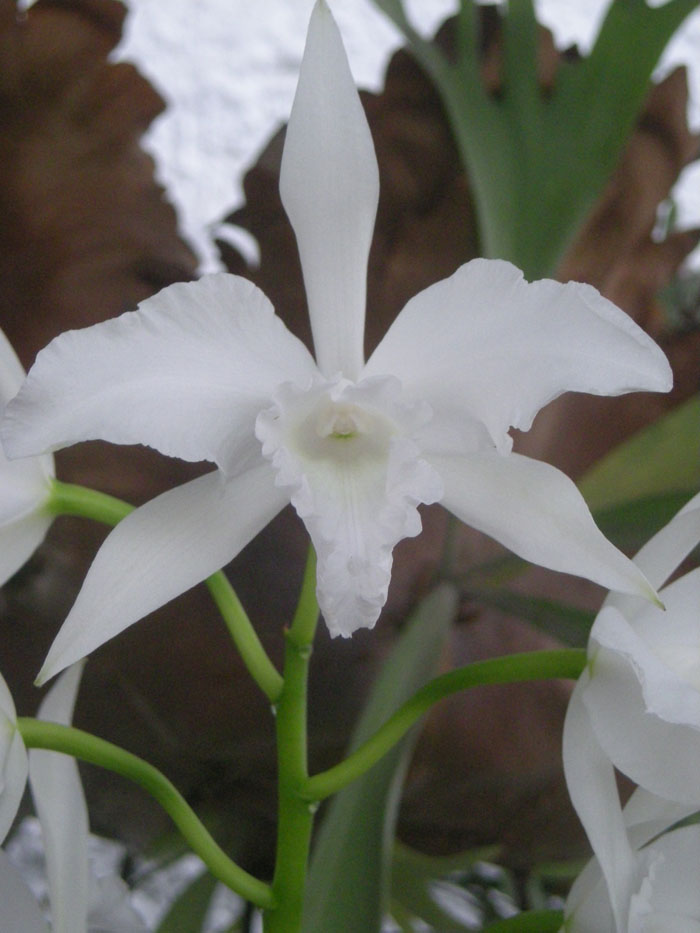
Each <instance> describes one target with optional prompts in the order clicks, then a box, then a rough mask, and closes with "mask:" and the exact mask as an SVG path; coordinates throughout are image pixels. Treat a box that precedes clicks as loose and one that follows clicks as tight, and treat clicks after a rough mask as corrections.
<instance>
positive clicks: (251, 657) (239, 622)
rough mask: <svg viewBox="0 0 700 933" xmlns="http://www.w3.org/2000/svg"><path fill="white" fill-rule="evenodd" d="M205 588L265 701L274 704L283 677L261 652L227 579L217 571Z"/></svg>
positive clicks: (253, 632)
mask: <svg viewBox="0 0 700 933" xmlns="http://www.w3.org/2000/svg"><path fill="white" fill-rule="evenodd" d="M206 584H207V587H208V588H209V592H210V593H211V595H212V597H213V599H214V602H215V603H216V605H217V608H218V610H219V612H220V613H221V617H222V619H223V620H224V622H225V623H226V627H227V628H228V630H229V634H230V635H231V638H232V639H233V642H234V644H235V646H236V648H237V649H238V653H239V654H240V656H241V658H242V659H243V663H244V664H245V666H246V667H247V668H248V671H249V673H250V676H251V677H252V678H253V680H254V681H255V682H256V684H257V685H258V686H259V687H260V689H261V690H262V691H263V693H264V694H265V695H266V696H267V698H268V700H270V702H271V703H273V704H274V703H276V702H277V700H278V699H279V697H280V694H281V692H282V685H283V680H282V675H281V674H280V673H279V671H278V670H277V668H276V667H275V666H274V664H273V663H272V661H271V660H270V658H269V657H268V654H267V652H266V651H265V649H264V648H263V645H262V642H261V641H260V639H259V638H258V633H257V632H256V631H255V629H254V628H253V625H252V623H251V621H250V619H249V618H248V613H247V612H246V611H245V609H244V608H243V606H242V605H241V601H240V600H239V598H238V596H237V595H236V591H235V590H234V588H233V587H232V586H231V584H230V582H229V579H228V577H227V576H226V574H225V573H224V572H223V571H221V570H217V572H216V573H213V574H212V575H211V576H210V577H209V579H208V580H207V581H206Z"/></svg>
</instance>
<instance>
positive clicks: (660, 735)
mask: <svg viewBox="0 0 700 933" xmlns="http://www.w3.org/2000/svg"><path fill="white" fill-rule="evenodd" d="M698 542H700V495H698V496H696V497H695V498H694V499H692V500H691V501H690V502H689V503H688V504H687V505H686V506H685V508H684V509H682V510H681V511H680V512H679V513H678V515H676V516H675V518H674V519H673V520H672V521H671V522H670V523H669V524H668V525H667V526H666V527H665V528H664V529H662V530H661V531H660V532H659V533H658V534H657V535H655V536H654V537H653V538H652V539H651V540H650V541H649V542H648V544H647V545H645V547H644V548H643V549H642V550H641V551H640V552H639V554H638V555H637V557H636V558H635V560H636V561H637V562H638V563H639V564H640V566H641V567H642V568H643V569H644V570H645V572H646V574H647V575H648V577H649V580H650V582H651V583H652V584H653V585H654V586H657V587H659V586H661V584H662V583H663V582H664V581H665V580H666V579H667V578H668V577H669V576H670V575H671V574H672V573H673V571H674V570H675V569H676V567H677V566H678V565H679V564H680V563H681V561H682V560H683V559H684V558H685V557H686V556H687V555H688V553H689V552H690V551H691V550H692V549H693V548H694V547H695V546H696V545H697V544H698ZM660 597H661V599H662V600H663V602H664V604H665V606H666V611H663V610H661V609H659V608H657V607H654V606H650V605H645V606H640V604H639V603H638V602H636V601H633V600H629V599H627V598H625V597H623V596H620V595H619V594H611V595H610V596H609V597H608V599H607V600H606V604H605V605H604V607H603V609H602V610H601V612H600V613H599V615H598V617H597V619H596V621H595V623H594V625H593V628H592V630H591V636H590V642H589V649H588V652H589V659H590V660H589V665H588V668H587V669H586V671H584V673H583V674H582V676H581V678H580V679H579V682H578V684H577V685H576V688H575V690H574V693H573V695H572V698H571V701H570V704H569V709H568V711H567V717H566V722H565V726H564V770H565V774H566V780H567V785H568V787H569V793H570V795H571V799H572V802H573V804H574V807H575V808H576V811H577V813H578V815H579V817H580V819H581V822H582V823H583V826H584V828H585V830H586V832H587V834H588V838H589V840H590V842H591V846H592V847H593V851H594V853H595V854H596V856H597V859H598V861H599V863H600V866H601V870H602V872H603V875H604V877H605V880H606V883H607V886H608V890H609V894H610V900H611V902H612V905H613V910H614V912H615V916H616V923H617V927H616V929H618V930H627V927H626V926H625V923H626V922H627V919H626V918H627V911H628V910H629V903H630V901H629V899H630V896H631V895H630V891H632V890H633V889H634V890H636V888H635V887H634V886H635V884H636V883H637V881H636V879H637V876H638V874H639V859H638V858H637V856H636V855H635V853H634V850H633V849H632V848H631V847H630V846H629V845H628V843H627V842H626V836H625V830H624V827H623V825H622V817H621V814H620V802H619V797H618V792H617V785H616V783H615V777H614V771H613V765H614V766H615V767H617V768H619V769H620V770H621V771H622V772H623V773H625V774H626V775H627V776H628V777H630V778H631V779H632V780H633V781H635V782H636V783H637V784H639V785H640V786H641V787H642V788H643V789H644V791H645V792H646V793H647V794H649V795H653V796H654V798H656V799H657V801H658V800H663V801H665V805H666V806H667V807H668V808H670V811H671V812H672V813H673V814H674V818H675V819H679V818H680V816H681V815H687V814H688V813H690V812H693V811H694V810H696V809H700V778H699V777H698V776H699V775H700V676H698V672H699V670H700V569H696V570H692V571H690V572H689V573H687V574H685V575H684V576H681V577H680V578H679V579H677V580H675V581H674V582H673V583H670V584H669V585H667V586H666V587H664V588H663V589H661V590H660ZM650 799H651V798H650ZM657 806H659V804H657ZM672 822H673V820H672V819H669V820H668V822H667V823H666V826H668V825H670V824H671V823H672ZM661 828H662V827H657V828H656V831H657V832H658V831H660V829H661ZM664 828H665V827H664ZM652 835H654V833H650V835H649V836H648V837H647V838H651V837H652ZM684 838H685V837H684ZM689 844H690V843H689ZM692 845H697V841H695V842H693V843H692ZM697 868H698V862H697V861H696V862H695V863H694V871H695V872H696V873H697ZM649 870H651V869H649ZM635 903H637V902H635ZM696 920H697V922H698V923H700V916H697V917H696ZM631 922H632V921H630V923H631ZM686 928H687V929H694V928H693V927H683V926H679V927H677V929H679V930H682V929H686ZM576 929H578V927H577V928H576ZM630 929H632V927H631V928H630ZM634 929H635V930H636V929H637V927H634ZM639 929H646V927H639ZM648 929H649V930H650V931H651V930H652V929H653V930H656V929H659V930H660V929H663V927H662V926H658V925H657V926H655V927H654V926H649V927H648ZM668 929H671V928H670V927H669V928H668ZM673 929H676V927H673Z"/></svg>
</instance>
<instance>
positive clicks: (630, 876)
mask: <svg viewBox="0 0 700 933" xmlns="http://www.w3.org/2000/svg"><path fill="white" fill-rule="evenodd" d="M588 677H589V675H588V672H587V671H584V673H583V674H582V675H581V677H580V679H579V681H578V683H577V684H576V686H575V688H574V692H573V693H572V695H571V699H570V700H569V706H568V709H567V711H566V719H565V720H564V740H563V760H564V774H565V777H566V786H567V788H568V790H569V796H570V797H571V802H572V803H573V805H574V809H575V810H576V813H577V814H578V817H579V819H580V820H581V823H582V824H583V828H584V829H585V830H586V835H587V836H588V839H589V842H590V843H591V847H592V849H593V852H594V854H595V855H596V857H597V859H598V863H599V865H600V868H601V870H602V873H603V876H604V878H605V881H606V885H607V889H608V893H609V896H610V902H611V905H612V908H613V913H614V916H615V922H616V929H617V930H618V931H622V930H626V924H625V919H626V916H627V911H628V906H629V900H630V897H631V896H632V893H633V892H634V889H635V875H636V868H637V866H636V859H635V856H634V853H633V851H632V847H631V845H630V843H629V840H628V838H627V831H626V829H625V825H624V822H623V818H622V808H621V806H620V798H619V796H618V791H617V784H616V782H615V773H614V770H613V766H612V764H611V763H610V760H609V759H608V758H607V756H606V755H605V754H604V752H603V750H602V749H601V747H600V745H599V744H598V740H597V738H596V735H595V733H594V731H593V729H592V728H591V722H590V719H589V716H588V710H587V709H586V706H585V703H584V701H583V693H584V691H585V689H586V685H587V682H588ZM584 875H585V877H583V876H582V878H581V881H580V882H579V885H578V887H577V889H576V890H574V889H572V892H571V894H570V896H569V901H568V903H567V913H568V912H569V910H570V911H571V912H572V913H573V914H574V915H575V914H576V912H577V910H578V908H579V907H580V906H581V905H582V904H583V903H584V902H585V900H586V898H587V897H588V896H589V895H590V892H591V890H592V888H593V886H594V883H595V872H594V871H590V870H589V871H588V872H584ZM574 929H576V930H578V929H579V927H578V926H576V927H574ZM581 929H586V930H589V929H590V930H591V931H592V930H593V928H592V927H589V926H585V927H582V928H581Z"/></svg>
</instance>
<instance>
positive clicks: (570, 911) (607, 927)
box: [563, 790, 700, 933]
mask: <svg viewBox="0 0 700 933" xmlns="http://www.w3.org/2000/svg"><path fill="white" fill-rule="evenodd" d="M686 815H687V810H686V809H684V808H682V807H676V806H673V805H672V804H669V802H668V801H665V800H662V799H661V798H659V797H655V796H654V795H652V794H649V793H648V792H646V791H643V790H639V791H636V792H635V794H634V795H633V796H632V798H631V799H630V801H629V803H628V804H627V806H626V807H625V809H624V811H623V826H622V832H623V833H624V835H623V837H622V838H621V839H620V840H619V842H618V848H619V849H620V850H623V849H624V850H625V851H626V855H627V857H628V858H629V860H630V864H631V872H630V883H629V887H628V888H627V889H626V890H625V891H620V892H616V893H617V894H619V896H617V897H616V900H617V903H618V911H619V916H620V920H619V922H618V923H616V921H615V916H614V908H613V904H612V903H611V898H610V894H609V891H608V887H607V885H606V880H605V878H604V876H603V874H602V872H601V868H600V864H599V862H598V860H597V859H596V858H593V859H591V861H590V862H589V863H588V865H586V867H585V869H584V870H583V871H582V872H581V874H580V875H579V876H578V878H577V879H576V881H575V882H574V884H573V886H572V888H571V891H570V892H569V896H568V898H567V901H566V907H565V923H564V927H563V931H565V933H698V930H700V887H699V886H698V883H697V878H698V865H699V864H700V825H697V824H695V825H690V826H684V827H682V828H678V829H672V830H671V831H670V832H668V831H667V830H668V829H669V827H671V826H672V825H673V824H674V823H675V822H677V821H679V820H681V819H682V818H683V817H685V816H686ZM654 837H657V838H654ZM652 839H653V841H650V840H652Z"/></svg>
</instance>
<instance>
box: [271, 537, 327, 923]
mask: <svg viewBox="0 0 700 933" xmlns="http://www.w3.org/2000/svg"><path fill="white" fill-rule="evenodd" d="M315 590H316V555H315V554H314V551H313V548H310V549H309V557H308V560H307V563H306V569H305V572H304V580H303V583H302V591H301V596H300V598H299V603H298V606H297V611H296V614H295V616H294V621H293V622H292V625H291V627H290V628H289V629H288V630H287V631H286V632H285V659H284V686H283V688H282V692H281V694H280V698H279V701H278V703H277V705H276V710H277V762H278V765H277V767H278V796H279V816H278V825H277V856H276V861H275V874H274V879H273V882H272V893H273V897H274V901H275V907H274V908H273V909H271V910H269V911H266V912H265V926H264V930H265V933H298V931H300V930H301V923H302V911H303V904H304V886H305V882H306V866H307V863H308V859H309V847H310V844H311V828H312V825H313V816H314V810H315V808H314V807H313V806H310V805H309V803H308V801H307V800H305V799H304V798H303V796H302V795H301V793H300V789H301V788H302V787H303V786H304V784H305V783H306V782H307V781H308V775H309V772H308V763H307V730H306V697H307V680H308V669H309V660H310V658H311V648H312V643H313V638H314V634H315V632H316V624H317V622H318V603H317V601H316V592H315Z"/></svg>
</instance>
